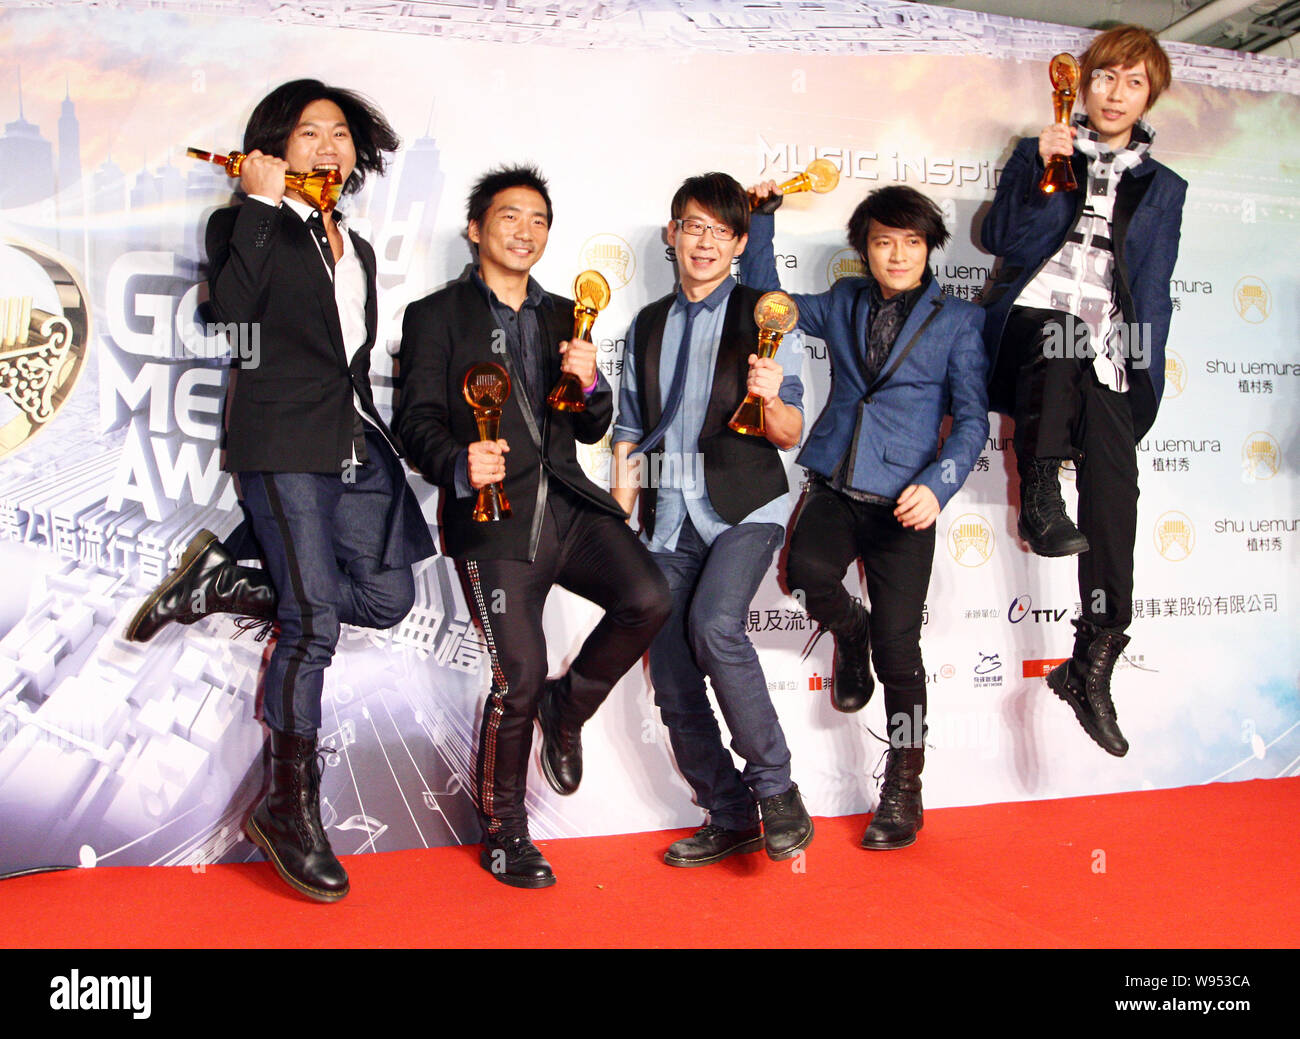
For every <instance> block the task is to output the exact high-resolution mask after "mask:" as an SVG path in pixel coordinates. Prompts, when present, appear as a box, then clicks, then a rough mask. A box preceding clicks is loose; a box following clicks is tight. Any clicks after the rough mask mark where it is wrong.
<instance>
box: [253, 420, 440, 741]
mask: <svg viewBox="0 0 1300 1039" xmlns="http://www.w3.org/2000/svg"><path fill="white" fill-rule="evenodd" d="M366 447H367V448H368V450H369V452H370V458H371V462H370V463H369V464H367V465H362V466H358V467H357V469H356V470H355V471H354V473H353V475H354V476H355V479H352V480H347V481H345V480H344V479H342V478H341V477H340V476H339V475H335V474H330V473H260V472H245V473H240V474H239V485H240V489H241V491H242V492H243V495H244V506H245V508H246V509H247V510H248V515H249V517H250V519H251V521H252V526H253V532H254V534H255V535H256V536H257V541H258V543H259V544H260V546H261V548H262V553H263V558H264V559H265V561H266V568H267V571H268V572H269V573H270V575H271V581H272V582H273V583H274V584H275V591H276V594H277V596H278V597H279V605H278V606H277V609H276V620H277V621H279V624H280V634H279V637H278V638H277V639H276V641H275V649H274V650H272V652H271V659H270V660H269V661H268V662H267V665H266V672H265V674H264V675H263V677H262V693H263V695H262V717H263V720H264V721H265V722H266V724H267V725H268V726H270V727H271V728H272V729H275V730H276V731H277V732H290V733H295V734H297V735H299V736H307V737H312V736H315V735H316V730H317V729H319V728H320V725H321V693H322V691H323V690H324V685H325V669H326V668H327V667H328V666H329V664H330V661H331V660H332V659H333V657H334V648H335V646H337V644H338V640H339V625H340V624H357V625H361V626H362V627H367V628H391V627H392V626H393V625H394V624H397V623H398V622H400V621H401V619H402V618H403V617H405V616H406V615H407V613H408V612H410V609H411V606H412V604H413V603H414V602H415V582H414V580H413V579H412V577H411V568H410V566H409V565H407V566H400V567H396V568H389V567H385V566H384V565H383V562H382V560H383V556H384V546H385V542H386V540H387V537H388V529H389V526H390V515H389V514H390V511H391V509H392V507H393V499H394V495H395V493H396V491H395V487H394V480H396V479H401V478H402V477H401V476H400V472H401V470H400V468H399V467H400V463H399V462H398V461H397V459H396V458H395V457H394V456H393V454H392V452H391V450H389V448H388V446H387V445H386V444H385V443H384V442H383V441H382V440H381V439H380V438H379V437H378V435H377V434H373V433H367V434H366Z"/></svg>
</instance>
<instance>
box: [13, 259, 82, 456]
mask: <svg viewBox="0 0 1300 1039" xmlns="http://www.w3.org/2000/svg"><path fill="white" fill-rule="evenodd" d="M89 343H90V308H89V306H88V304H87V300H86V293H85V290H84V289H83V288H82V286H81V283H80V281H79V280H78V278H77V276H76V275H75V274H74V273H73V272H72V269H71V268H70V267H69V266H68V265H67V264H66V263H65V262H64V260H63V259H62V258H60V257H59V256H58V255H57V254H55V253H53V252H51V251H50V250H48V249H46V248H45V247H44V246H42V245H38V244H36V243H34V242H24V241H19V240H17V239H14V238H7V239H5V241H4V243H3V244H0V458H3V457H4V456H5V455H7V454H10V453H11V452H13V451H15V450H17V449H18V448H19V447H21V446H22V445H23V444H25V443H26V442H27V441H28V440H30V439H31V438H32V437H34V436H36V434H37V433H39V432H41V430H43V429H44V428H45V427H46V426H47V425H48V424H49V422H50V420H51V419H52V418H54V416H55V415H56V414H57V413H58V411H59V409H60V408H62V407H63V405H64V403H65V402H66V401H67V399H68V396H69V394H71V392H72V388H73V386H74V385H75V383H76V381H77V377H78V376H79V375H80V374H81V369H82V367H83V366H84V364H85V359H86V349H87V347H88V345H89Z"/></svg>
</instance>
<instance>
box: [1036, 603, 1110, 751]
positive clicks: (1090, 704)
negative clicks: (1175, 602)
mask: <svg viewBox="0 0 1300 1039" xmlns="http://www.w3.org/2000/svg"><path fill="white" fill-rule="evenodd" d="M1074 627H1075V636H1074V654H1073V655H1072V656H1071V658H1070V659H1069V660H1067V661H1066V662H1065V663H1064V664H1059V665H1058V666H1056V667H1055V668H1053V669H1052V672H1051V674H1049V675H1048V676H1047V684H1048V685H1049V686H1051V689H1052V692H1054V693H1055V694H1056V695H1057V696H1059V697H1060V698H1061V699H1062V700H1064V701H1065V702H1066V703H1068V704H1069V705H1070V708H1071V709H1072V710H1073V711H1074V716H1075V718H1077V719H1078V720H1079V724H1080V725H1082V726H1083V731H1084V732H1086V733H1087V734H1088V735H1089V736H1090V737H1092V740H1093V742H1094V743H1096V744H1097V746H1099V747H1101V749H1102V750H1104V751H1106V753H1108V754H1114V755H1115V757H1117V758H1122V757H1123V756H1124V755H1125V754H1127V753H1128V740H1126V739H1125V738H1124V734H1123V733H1122V732H1120V731H1119V720H1118V717H1117V716H1116V713H1115V704H1114V701H1112V700H1111V696H1110V677H1111V674H1112V672H1114V670H1115V663H1116V661H1118V660H1119V655H1120V654H1121V653H1122V652H1124V647H1125V646H1127V645H1128V643H1129V637H1128V636H1127V635H1125V634H1124V633H1123V632H1120V631H1107V630H1105V629H1104V628H1099V627H1097V626H1096V625H1095V624H1093V623H1092V622H1091V621H1086V620H1084V619H1083V618H1081V617H1078V618H1075V620H1074Z"/></svg>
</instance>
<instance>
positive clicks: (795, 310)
mask: <svg viewBox="0 0 1300 1039" xmlns="http://www.w3.org/2000/svg"><path fill="white" fill-rule="evenodd" d="M754 321H755V322H757V324H758V349H757V350H756V351H755V353H757V354H758V356H759V357H773V356H775V354H776V349H777V347H779V346H780V345H781V337H782V336H784V335H785V334H786V333H787V332H789V331H790V330H791V329H792V328H794V326H795V325H797V324H798V323H799V307H798V306H797V305H796V304H795V301H794V300H792V299H791V298H790V297H789V296H787V295H786V294H785V293H784V292H765V293H763V295H762V296H760V297H759V299H758V302H757V303H756V304H755V305H754ZM727 425H728V426H729V427H730V428H731V429H734V430H735V431H736V432H737V433H744V434H746V435H747V436H758V437H761V436H762V435H763V433H764V431H765V430H766V429H767V427H766V425H764V423H763V398H762V397H760V396H758V395H757V394H754V393H747V394H745V399H744V400H742V401H741V402H740V407H738V408H737V409H736V413H735V414H734V415H732V416H731V421H730V422H728V423H727Z"/></svg>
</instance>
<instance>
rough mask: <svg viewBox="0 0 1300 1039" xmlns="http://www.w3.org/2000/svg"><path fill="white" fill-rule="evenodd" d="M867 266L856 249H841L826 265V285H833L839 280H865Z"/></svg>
mask: <svg viewBox="0 0 1300 1039" xmlns="http://www.w3.org/2000/svg"><path fill="white" fill-rule="evenodd" d="M866 276H867V265H866V264H865V263H863V262H862V257H861V256H859V255H858V252H857V250H856V249H841V250H840V251H839V252H837V253H836V254H835V255H834V256H832V257H831V261H830V263H828V264H827V265H826V284H827V286H828V287H829V286H831V285H834V284H835V283H836V282H837V281H839V280H840V279H841V278H865V277H866Z"/></svg>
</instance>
